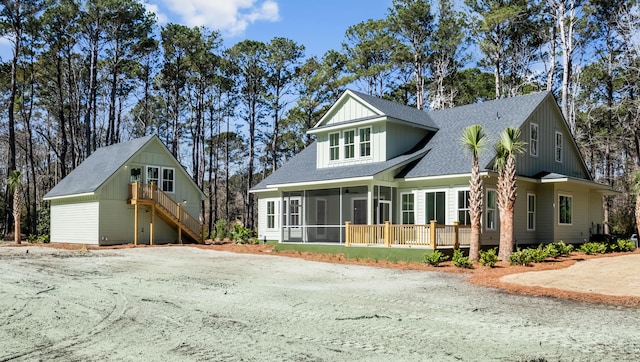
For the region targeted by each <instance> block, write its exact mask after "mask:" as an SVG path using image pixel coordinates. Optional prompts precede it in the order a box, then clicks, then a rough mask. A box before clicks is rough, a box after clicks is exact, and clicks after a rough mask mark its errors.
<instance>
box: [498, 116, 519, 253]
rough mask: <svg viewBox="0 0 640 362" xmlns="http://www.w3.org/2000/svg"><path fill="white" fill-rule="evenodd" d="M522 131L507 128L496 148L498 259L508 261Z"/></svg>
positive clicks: (511, 243) (511, 240) (516, 193)
mask: <svg viewBox="0 0 640 362" xmlns="http://www.w3.org/2000/svg"><path fill="white" fill-rule="evenodd" d="M524 145H525V143H524V142H523V141H521V140H520V129H518V128H507V129H506V130H504V131H503V132H502V134H501V135H500V140H499V141H498V143H497V144H496V146H495V151H496V158H495V168H496V169H497V170H498V185H497V194H498V195H497V196H498V200H497V204H498V209H499V212H500V245H499V248H498V257H499V258H500V259H501V260H503V261H507V260H508V259H509V256H511V253H512V252H513V246H514V239H513V208H514V205H515V203H516V198H517V197H518V186H517V183H516V156H517V155H519V154H522V153H524Z"/></svg>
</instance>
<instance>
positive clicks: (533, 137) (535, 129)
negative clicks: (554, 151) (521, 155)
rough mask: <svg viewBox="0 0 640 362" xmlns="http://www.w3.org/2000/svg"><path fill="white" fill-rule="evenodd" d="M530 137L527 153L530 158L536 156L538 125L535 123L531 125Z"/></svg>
mask: <svg viewBox="0 0 640 362" xmlns="http://www.w3.org/2000/svg"><path fill="white" fill-rule="evenodd" d="M530 131H531V137H530V140H529V147H530V148H529V153H530V154H531V156H537V155H538V125H537V124H535V123H532V124H531V128H530Z"/></svg>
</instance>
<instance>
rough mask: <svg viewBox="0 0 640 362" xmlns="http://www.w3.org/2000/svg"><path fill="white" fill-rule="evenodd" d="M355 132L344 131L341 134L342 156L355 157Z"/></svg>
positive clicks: (346, 157)
mask: <svg viewBox="0 0 640 362" xmlns="http://www.w3.org/2000/svg"><path fill="white" fill-rule="evenodd" d="M355 134H356V131H354V130H350V131H344V133H343V134H342V138H343V139H344V158H345V159H349V158H354V157H355Z"/></svg>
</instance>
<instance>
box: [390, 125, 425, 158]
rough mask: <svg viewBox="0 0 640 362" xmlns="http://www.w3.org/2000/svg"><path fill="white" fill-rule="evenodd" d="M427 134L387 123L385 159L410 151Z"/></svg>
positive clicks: (416, 129)
mask: <svg viewBox="0 0 640 362" xmlns="http://www.w3.org/2000/svg"><path fill="white" fill-rule="evenodd" d="M427 132H428V131H426V130H424V129H421V128H417V127H408V126H404V125H400V124H397V123H390V122H389V123H387V132H386V144H387V148H386V159H387V160H388V159H391V158H394V157H396V156H399V155H401V154H403V153H405V152H407V151H409V150H411V149H412V148H413V147H415V145H416V144H417V143H418V142H420V140H422V139H423V138H424V137H425V136H426V135H427Z"/></svg>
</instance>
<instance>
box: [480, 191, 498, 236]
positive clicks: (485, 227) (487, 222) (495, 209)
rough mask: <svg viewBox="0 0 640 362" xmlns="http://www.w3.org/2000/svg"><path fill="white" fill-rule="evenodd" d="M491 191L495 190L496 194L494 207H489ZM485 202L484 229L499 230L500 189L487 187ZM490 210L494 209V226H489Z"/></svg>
mask: <svg viewBox="0 0 640 362" xmlns="http://www.w3.org/2000/svg"><path fill="white" fill-rule="evenodd" d="M489 192H493V193H494V194H495V199H494V200H493V202H494V205H493V208H492V209H489ZM484 201H485V202H483V204H484V205H483V206H484V213H485V217H486V219H485V218H483V219H485V220H483V221H484V223H483V224H484V229H485V230H490V231H496V230H498V190H496V189H494V188H490V187H487V188H486V190H485V199H484ZM489 210H491V211H493V227H489V221H487V220H488V218H489Z"/></svg>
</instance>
